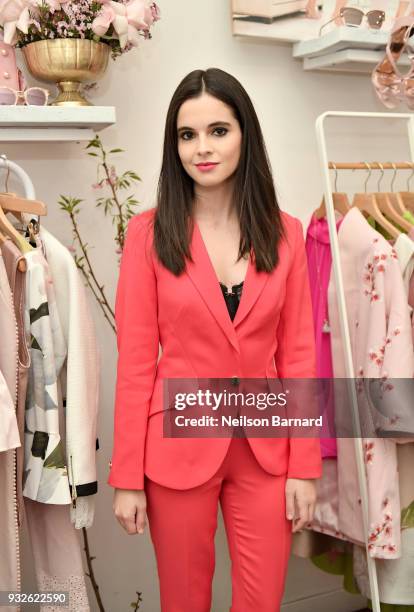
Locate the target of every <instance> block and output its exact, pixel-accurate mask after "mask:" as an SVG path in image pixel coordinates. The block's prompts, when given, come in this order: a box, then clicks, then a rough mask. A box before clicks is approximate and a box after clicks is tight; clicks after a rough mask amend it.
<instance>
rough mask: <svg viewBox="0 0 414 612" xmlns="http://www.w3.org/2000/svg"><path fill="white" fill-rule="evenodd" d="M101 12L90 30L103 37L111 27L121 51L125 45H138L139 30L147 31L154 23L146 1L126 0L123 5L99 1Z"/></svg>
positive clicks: (105, 0) (110, 1)
mask: <svg viewBox="0 0 414 612" xmlns="http://www.w3.org/2000/svg"><path fill="white" fill-rule="evenodd" d="M100 2H101V4H103V8H102V11H101V12H100V13H99V15H97V16H96V17H95V19H94V20H93V22H92V30H93V32H94V33H95V34H97V36H104V35H105V34H106V32H107V31H108V30H109V28H110V26H111V25H112V26H113V28H114V30H115V32H116V34H117V36H118V38H119V44H120V46H121V49H124V48H125V47H126V45H127V44H130V45H132V46H134V47H136V46H137V45H138V39H139V34H138V32H139V31H140V30H142V31H147V30H149V28H150V27H151V25H152V24H153V22H154V16H153V13H152V11H151V7H150V5H148V2H147V1H146V0H128V1H127V2H125V3H121V2H114V1H113V0H109V1H108V0H104V1H102V0H100Z"/></svg>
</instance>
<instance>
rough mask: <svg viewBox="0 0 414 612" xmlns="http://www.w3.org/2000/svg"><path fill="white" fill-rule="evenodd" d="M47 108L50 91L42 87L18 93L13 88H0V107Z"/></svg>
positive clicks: (30, 88)
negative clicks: (18, 105) (19, 105)
mask: <svg viewBox="0 0 414 612" xmlns="http://www.w3.org/2000/svg"><path fill="white" fill-rule="evenodd" d="M21 100H23V105H26V106H46V105H47V103H48V100H49V91H48V90H47V89H43V88H42V87H29V88H28V89H25V90H24V91H17V90H16V89H12V88H11V87H0V106H2V105H3V106H16V105H17V104H21V102H20V101H21Z"/></svg>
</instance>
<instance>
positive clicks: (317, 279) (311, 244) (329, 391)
mask: <svg viewBox="0 0 414 612" xmlns="http://www.w3.org/2000/svg"><path fill="white" fill-rule="evenodd" d="M341 221H342V219H340V220H339V221H337V224H336V228H337V230H338V228H339V226H340V224H341ZM306 255H307V258H308V268H309V281H310V288H311V298H312V308H313V321H314V327H315V341H316V367H317V377H318V378H320V379H324V378H326V379H329V380H327V381H325V382H326V384H324V385H323V398H324V406H323V407H321V412H322V410H323V416H324V420H323V427H322V435H323V437H322V438H321V451H322V457H323V458H325V457H336V438H335V437H332V435H335V425H334V415H335V405H334V397H333V387H332V385H331V384H329V383H330V380H332V378H333V369H332V354H331V334H330V331H329V318H328V285H329V277H330V274H331V267H332V254H331V245H330V240H329V228H328V222H327V220H326V218H323V219H318V218H317V217H316V215H315V214H313V215H312V218H311V220H310V223H309V227H308V229H307V234H306ZM323 382H324V381H321V384H322V383H323Z"/></svg>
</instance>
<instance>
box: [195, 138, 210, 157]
mask: <svg viewBox="0 0 414 612" xmlns="http://www.w3.org/2000/svg"><path fill="white" fill-rule="evenodd" d="M198 152H199V153H200V154H201V153H204V154H205V153H210V152H211V144H210V142H209V139H208V137H207V135H205V134H200V135H199V137H198Z"/></svg>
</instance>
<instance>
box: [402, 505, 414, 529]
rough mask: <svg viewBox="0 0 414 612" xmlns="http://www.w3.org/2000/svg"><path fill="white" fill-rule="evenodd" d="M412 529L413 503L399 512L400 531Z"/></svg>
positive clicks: (413, 521)
mask: <svg viewBox="0 0 414 612" xmlns="http://www.w3.org/2000/svg"><path fill="white" fill-rule="evenodd" d="M413 527H414V501H412V502H411V504H410V505H409V506H407V508H403V509H402V510H401V529H412V528H413Z"/></svg>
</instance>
